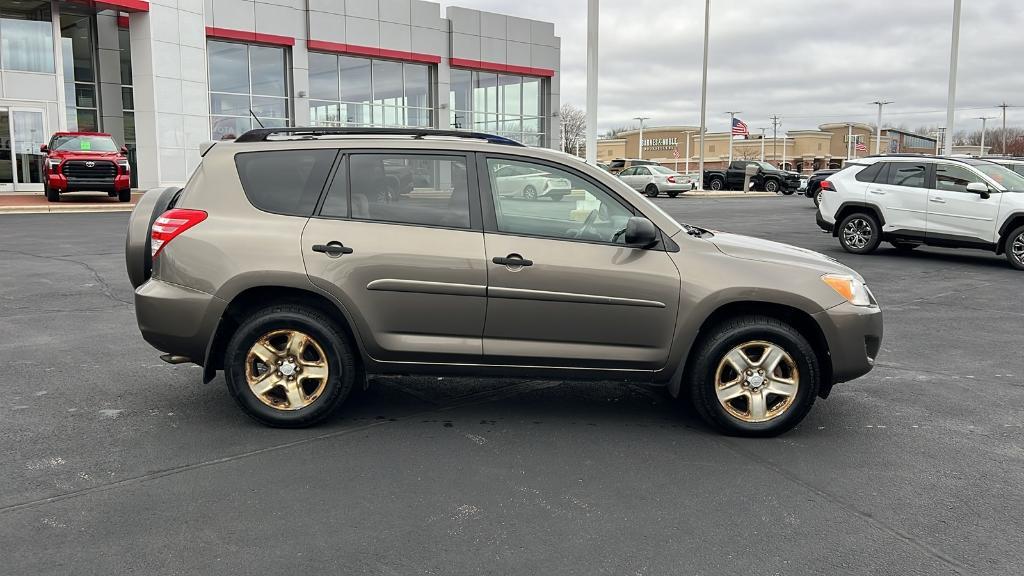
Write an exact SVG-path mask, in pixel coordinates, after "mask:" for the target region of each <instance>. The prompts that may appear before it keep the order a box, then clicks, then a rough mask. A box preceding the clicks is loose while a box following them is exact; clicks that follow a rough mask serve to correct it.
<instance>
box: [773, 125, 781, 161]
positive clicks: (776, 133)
mask: <svg viewBox="0 0 1024 576" xmlns="http://www.w3.org/2000/svg"><path fill="white" fill-rule="evenodd" d="M771 119H772V158H774V159H775V161H776V162H778V161H779V125H780V124H781V122H779V117H778V115H772V116H771Z"/></svg>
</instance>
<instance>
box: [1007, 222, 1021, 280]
mask: <svg viewBox="0 0 1024 576" xmlns="http://www.w3.org/2000/svg"><path fill="white" fill-rule="evenodd" d="M1006 259H1007V260H1009V261H1010V266H1013V267H1014V268H1016V269H1017V270H1024V226H1019V227H1018V228H1017V229H1016V230H1014V231H1013V232H1010V235H1009V236H1007V237H1006Z"/></svg>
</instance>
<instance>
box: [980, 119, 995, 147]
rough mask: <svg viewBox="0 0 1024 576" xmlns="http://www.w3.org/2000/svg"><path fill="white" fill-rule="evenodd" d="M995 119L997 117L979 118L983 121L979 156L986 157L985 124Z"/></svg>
mask: <svg viewBox="0 0 1024 576" xmlns="http://www.w3.org/2000/svg"><path fill="white" fill-rule="evenodd" d="M993 118H995V116H978V118H977V119H978V120H981V145H979V146H978V156H984V155H985V123H987V122H988V121H989V120H991V119H993Z"/></svg>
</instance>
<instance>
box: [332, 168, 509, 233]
mask: <svg viewBox="0 0 1024 576" xmlns="http://www.w3.org/2000/svg"><path fill="white" fill-rule="evenodd" d="M348 172H349V182H350V185H349V190H350V192H351V194H350V196H351V200H350V202H351V210H350V211H349V212H350V214H351V217H352V218H355V219H357V220H373V221H377V222H395V223H399V224H419V225H424V226H443V227H446V228H469V192H470V190H469V178H468V176H467V175H466V158H465V157H464V156H441V155H438V156H435V155H429V156H428V155H422V154H353V155H352V156H350V157H349V168H348ZM513 178H515V177H513ZM330 202H331V199H330V194H329V195H328V198H327V199H325V205H326V204H327V203H330Z"/></svg>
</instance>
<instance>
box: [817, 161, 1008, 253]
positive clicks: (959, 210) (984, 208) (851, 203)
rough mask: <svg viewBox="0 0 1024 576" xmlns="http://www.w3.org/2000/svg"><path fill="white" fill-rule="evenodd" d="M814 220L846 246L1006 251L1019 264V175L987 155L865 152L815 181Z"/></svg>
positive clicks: (869, 249)
mask: <svg viewBox="0 0 1024 576" xmlns="http://www.w3.org/2000/svg"><path fill="white" fill-rule="evenodd" d="M821 190H822V194H821V203H820V204H819V205H818V212H817V221H818V225H819V226H820V227H821V228H822V229H824V230H827V231H829V232H832V235H833V236H835V237H837V238H838V239H839V244H840V245H841V246H842V247H843V249H845V250H846V251H847V252H851V253H853V254H868V253H870V252H873V251H874V250H875V249H876V248H878V245H879V243H881V242H882V241H886V242H889V243H890V244H892V245H893V247H895V248H896V249H898V250H901V251H909V250H913V249H914V248H916V247H918V246H920V245H921V244H927V245H930V246H943V247H949V248H980V249H983V250H990V251H992V252H995V253H996V254H1006V259H1007V260H1008V261H1009V262H1010V265H1012V266H1013V267H1014V268H1016V269H1018V270H1024V176H1021V175H1020V174H1018V173H1016V172H1014V171H1013V170H1009V169H1008V168H1006V167H1004V166H1000V165H999V164H996V163H994V162H990V161H988V160H979V159H976V158H951V157H934V156H914V155H901V156H895V155H889V156H875V157H867V158H862V159H860V160H857V161H855V162H851V163H848V164H847V167H846V168H844V169H843V170H840V171H839V172H836V173H835V174H833V175H831V176H829V177H828V179H827V180H825V182H824V183H823V184H822V186H821Z"/></svg>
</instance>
